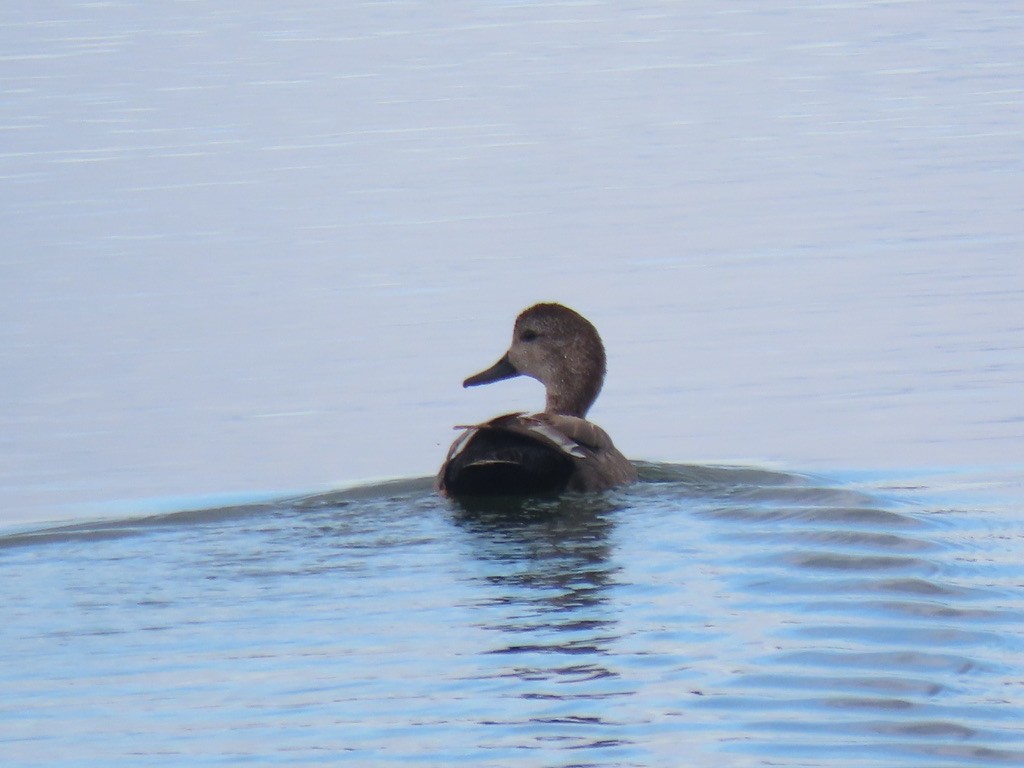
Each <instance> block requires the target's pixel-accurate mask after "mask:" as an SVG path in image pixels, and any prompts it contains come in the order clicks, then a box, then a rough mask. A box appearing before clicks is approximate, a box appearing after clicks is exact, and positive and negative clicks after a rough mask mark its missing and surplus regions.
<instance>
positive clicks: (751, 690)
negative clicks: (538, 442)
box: [0, 465, 1024, 767]
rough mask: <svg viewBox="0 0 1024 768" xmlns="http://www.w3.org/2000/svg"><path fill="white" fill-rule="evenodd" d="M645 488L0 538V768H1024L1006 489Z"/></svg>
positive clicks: (762, 475) (708, 470) (259, 513)
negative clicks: (226, 767) (462, 767)
mask: <svg viewBox="0 0 1024 768" xmlns="http://www.w3.org/2000/svg"><path fill="white" fill-rule="evenodd" d="M644 475H645V479H646V482H644V483H641V484H640V485H638V486H635V487H633V488H630V489H628V490H623V491H619V492H615V493H611V494H607V495H599V496H591V497H566V498H564V499H562V500H560V501H534V502H528V503H520V504H515V503H511V502H510V503H505V504H495V503H491V504H489V505H484V506H479V507H476V508H468V509H467V508H462V507H459V506H457V505H455V504H452V503H450V502H446V501H443V500H441V499H439V498H438V497H437V496H435V495H434V494H432V493H431V492H430V490H429V484H428V483H427V482H426V481H408V482H404V483H398V484H392V485H390V486H387V485H385V486H378V487H370V488H366V489H362V490H361V491H349V492H343V493H336V494H328V495H320V496H314V497H307V498H304V499H302V500H299V501H293V502H282V503H276V504H263V505H250V506H242V507H234V508H224V509H217V510H207V511H202V512H195V513H178V514H170V515H166V516H158V517H148V518H142V519H133V520H127V521H114V522H108V523H96V524H87V525H79V526H77V527H72V528H63V529H57V530H49V531H44V532H41V533H38V534H25V535H21V536H18V535H12V536H8V537H6V538H3V539H0V567H2V569H3V578H2V579H0V604H2V605H3V606H4V607H3V611H4V615H5V621H4V624H5V631H4V635H3V641H2V644H0V661H2V665H3V666H2V670H3V672H2V677H3V680H2V682H3V687H4V696H3V699H2V702H0V719H2V722H3V730H2V734H3V735H2V736H0V750H2V752H3V754H4V757H5V760H4V763H5V765H53V766H58V765H60V766H77V765H125V766H129V765H130V766H137V765H169V766H170V765H208V764H255V765H269V764H283V765H336V764H352V765H409V764H420V765H452V764H466V765H487V766H513V765H523V766H527V765H530V766H535V765H551V766H554V765H560V766H579V765H594V766H598V765H600V766H661V765H693V766H732V765H737V766H743V765H793V766H795V765H803V766H867V765H878V766H893V765H901V766H929V767H933V766H944V765H949V766H966V765H979V766H991V765H1021V764H1022V763H1024V725H1022V723H1024V677H1022V674H1021V673H1022V670H1024V602H1022V600H1021V595H1020V592H1021V585H1022V583H1024V567H1022V565H1021V564H1022V563H1024V535H1022V534H1021V532H1020V525H1019V515H1020V508H1019V504H1012V503H1011V504H1008V503H1006V501H1005V498H1001V497H1002V496H1003V494H1004V493H1005V489H1003V488H1000V487H999V486H998V485H997V484H993V483H991V482H990V481H989V482H987V483H983V482H982V481H981V479H980V478H971V479H968V478H960V479H957V478H950V477H945V478H934V477H933V478H929V479H927V480H926V481H925V482H922V480H921V479H917V478H894V477H889V478H883V477H878V476H873V477H866V476H865V477H860V478H855V477H853V476H849V477H847V478H846V479H845V481H840V480H837V479H835V478H833V479H831V480H826V479H823V478H813V477H806V476H797V475H792V474H784V473H779V472H769V471H764V470H755V469H744V468H713V467H707V466H682V465H648V466H646V467H645V469H644ZM938 487H941V488H942V490H941V491H936V490H935V489H936V488H938ZM929 489H931V490H929ZM1019 490H1020V489H1019V488H1017V489H1016V492H1017V493H1018V494H1019ZM1017 498H1018V499H1019V495H1018V497H1017ZM982 499H984V500H985V501H984V503H980V501H981V500H982Z"/></svg>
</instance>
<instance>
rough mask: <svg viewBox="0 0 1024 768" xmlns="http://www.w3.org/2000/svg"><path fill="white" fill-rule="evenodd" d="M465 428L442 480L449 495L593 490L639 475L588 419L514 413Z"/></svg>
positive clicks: (452, 451)
mask: <svg viewBox="0 0 1024 768" xmlns="http://www.w3.org/2000/svg"><path fill="white" fill-rule="evenodd" d="M460 428H461V429H464V430H465V431H464V432H463V433H462V434H461V435H460V436H459V437H458V438H457V439H456V440H455V442H454V443H453V444H452V447H451V449H450V450H449V451H448V458H447V459H446V460H445V463H444V465H443V466H442V467H441V471H440V473H439V474H438V478H437V485H438V489H439V490H440V491H441V492H442V493H445V494H447V495H449V496H462V495H465V496H492V495H538V494H551V493H559V492H561V491H564V490H576V491H590V490H601V489H603V488H609V487H612V486H614V485H620V484H622V483H625V482H630V481H632V480H635V479H636V471H635V469H634V468H633V465H632V463H630V462H629V461H628V460H627V459H626V458H625V457H623V456H622V454H620V453H619V452H618V451H617V450H616V449H615V446H614V445H612V442H611V439H610V438H609V437H608V435H607V433H606V432H605V431H604V430H603V429H601V428H600V427H598V426H597V425H596V424H591V423H590V422H588V421H586V420H585V419H581V418H578V417H574V416H564V415H561V414H547V413H544V414H534V415H526V414H523V413H511V414H506V415H504V416H498V417H497V418H495V419H491V420H490V421H488V422H485V423H483V424H475V425H472V426H467V427H460Z"/></svg>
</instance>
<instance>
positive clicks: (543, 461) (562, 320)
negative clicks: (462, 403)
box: [436, 303, 637, 497]
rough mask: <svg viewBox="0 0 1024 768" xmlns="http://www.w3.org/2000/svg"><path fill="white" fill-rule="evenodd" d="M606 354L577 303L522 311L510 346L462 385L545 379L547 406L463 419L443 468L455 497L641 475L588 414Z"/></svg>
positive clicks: (443, 486) (546, 491)
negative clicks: (475, 419)
mask: <svg viewBox="0 0 1024 768" xmlns="http://www.w3.org/2000/svg"><path fill="white" fill-rule="evenodd" d="M605 361H606V357H605V351H604V344H603V343H602V342H601V337H600V335H598V332H597V329H596V328H595V327H594V326H593V324H592V323H591V322H590V321H589V320H587V319H586V318H585V317H583V316H582V315H581V314H579V313H578V312H576V311H575V310H572V309H570V308H569V307H566V306H564V305H562V304H556V303H540V304H535V305H533V306H532V307H529V308H527V309H525V310H523V312H521V313H520V315H519V316H518V317H517V318H516V321H515V325H514V327H513V330H512V344H511V346H510V347H509V348H508V351H507V352H506V353H505V354H504V355H502V357H501V358H500V359H499V360H498V362H496V363H495V364H494V365H492V366H491V367H490V368H487V369H486V370H483V371H481V372H480V373H477V374H474V375H472V376H470V377H469V378H468V379H466V380H465V381H464V382H463V383H462V386H463V387H476V386H480V385H483V384H491V383H493V382H497V381H503V380H505V379H511V378H513V377H516V376H528V377H530V378H533V379H536V380H537V381H539V382H540V383H541V384H543V385H544V388H545V394H546V397H545V404H544V410H543V411H541V412H539V413H526V412H519V413H507V414H504V415H501V416H497V417H496V418H493V419H491V420H490V421H487V422H484V423H482V424H471V425H459V426H456V427H455V428H456V429H458V430H460V432H461V433H460V434H459V436H458V437H457V438H456V439H455V441H454V442H453V443H452V446H451V448H450V449H449V451H448V455H447V458H446V459H445V461H444V464H443V465H442V466H441V469H440V471H439V472H438V475H437V480H436V487H437V490H438V491H439V492H440V493H441V494H442V495H443V496H448V497H460V496H506V495H557V494H559V493H562V492H565V491H570V492H591V491H602V490H606V489H609V488H614V487H616V486H620V485H625V484H627V483H631V482H633V481H635V480H636V479H637V472H636V467H635V466H634V465H633V463H632V462H631V461H629V459H627V458H626V457H625V456H623V455H622V454H621V453H620V452H619V450H618V449H617V448H616V447H615V445H614V443H613V442H612V439H611V437H609V436H608V433H607V432H605V431H604V430H603V429H601V427H599V426H598V425H597V424H594V423H593V422H591V421H588V420H587V418H586V416H587V411H589V410H590V407H591V406H592V405H593V404H594V401H595V400H596V399H597V396H598V394H599V393H600V392H601V387H602V386H603V384H604V377H605V368H606V362H605Z"/></svg>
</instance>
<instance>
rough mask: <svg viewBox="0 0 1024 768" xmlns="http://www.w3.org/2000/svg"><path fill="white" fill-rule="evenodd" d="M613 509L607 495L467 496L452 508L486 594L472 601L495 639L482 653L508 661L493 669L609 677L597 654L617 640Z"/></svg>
mask: <svg viewBox="0 0 1024 768" xmlns="http://www.w3.org/2000/svg"><path fill="white" fill-rule="evenodd" d="M618 509H619V506H618V505H617V504H616V503H615V501H614V500H613V499H612V498H610V497H608V496H605V495H600V496H598V495H578V496H576V495H570V496H563V497H560V498H556V499H537V498H531V499H524V498H490V499H475V500H472V501H463V502H460V503H459V505H458V506H457V507H455V517H454V519H455V523H456V525H457V526H458V527H459V529H460V530H462V531H463V532H464V533H465V534H466V535H467V541H468V543H469V544H470V546H471V549H472V557H473V561H474V567H475V568H476V569H478V571H479V575H478V576H477V577H476V578H477V579H479V580H480V581H482V582H484V583H485V584H486V586H487V589H486V590H485V594H488V595H489V597H485V599H484V600H483V601H482V602H481V604H480V605H479V606H478V607H479V608H480V609H481V616H482V617H484V621H482V623H481V626H482V627H484V628H485V629H489V630H493V631H494V632H495V633H496V639H497V642H496V643H495V645H494V646H493V647H491V648H489V649H487V650H486V651H485V653H487V654H490V655H492V656H504V657H506V658H508V660H509V662H510V664H511V666H507V667H506V666H504V665H499V667H501V668H500V669H497V670H494V671H495V673H496V676H513V677H516V678H519V679H523V680H553V681H556V682H562V683H564V682H572V681H583V680H596V679H608V678H614V677H616V674H615V672H614V671H613V670H611V669H610V668H609V667H608V666H607V665H606V663H605V660H606V655H607V653H608V649H609V645H610V644H611V643H613V642H614V640H615V639H616V619H615V611H614V609H613V606H612V598H611V595H610V592H611V589H612V588H613V587H614V585H615V575H616V572H617V570H618V568H617V567H616V566H615V564H614V558H613V557H612V544H611V541H610V539H611V534H612V531H613V529H614V513H615V512H616V511H617V510H618ZM578 693H585V695H588V696H591V695H594V694H595V693H596V692H595V691H586V692H583V691H580V692H578ZM537 695H538V696H539V697H543V696H552V697H557V698H566V697H570V696H572V695H574V694H573V692H571V691H569V690H560V691H558V693H557V694H555V693H554V692H550V691H549V692H547V693H540V692H538V694H537Z"/></svg>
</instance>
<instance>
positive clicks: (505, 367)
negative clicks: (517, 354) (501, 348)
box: [462, 353, 519, 387]
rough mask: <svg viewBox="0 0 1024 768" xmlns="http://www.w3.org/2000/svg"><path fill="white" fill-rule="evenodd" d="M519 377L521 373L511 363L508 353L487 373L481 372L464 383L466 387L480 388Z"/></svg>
mask: <svg viewBox="0 0 1024 768" xmlns="http://www.w3.org/2000/svg"><path fill="white" fill-rule="evenodd" d="M518 375H519V371H517V370H516V368H515V366H514V365H512V363H510V362H509V359H508V353H506V354H505V355H504V356H503V357H502V358H501V360H499V361H498V362H496V363H495V364H494V365H492V366H491V367H490V368H488V369H487V370H486V371H480V373H477V374H474V375H473V376H470V377H469V378H468V379H466V380H465V381H464V382H462V386H464V387H478V386H480V385H481V384H490V383H491V382H492V381H501V380H502V379H511V378H513V377H515V376H518Z"/></svg>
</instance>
